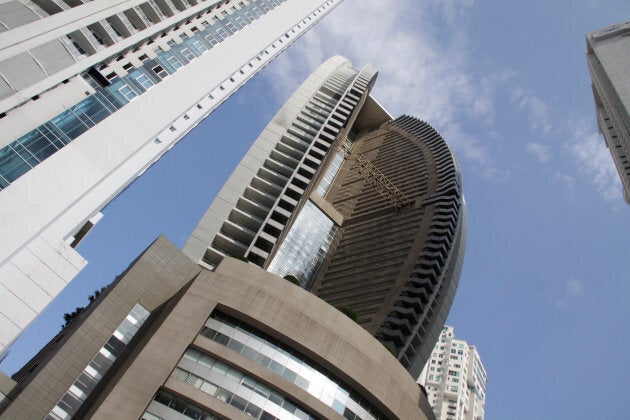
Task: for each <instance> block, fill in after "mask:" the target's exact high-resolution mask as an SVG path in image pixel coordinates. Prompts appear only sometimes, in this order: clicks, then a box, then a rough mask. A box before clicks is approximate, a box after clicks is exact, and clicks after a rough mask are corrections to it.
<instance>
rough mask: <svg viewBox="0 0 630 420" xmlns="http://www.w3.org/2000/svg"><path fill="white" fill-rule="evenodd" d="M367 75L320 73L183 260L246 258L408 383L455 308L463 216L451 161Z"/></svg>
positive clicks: (332, 63) (252, 156)
mask: <svg viewBox="0 0 630 420" xmlns="http://www.w3.org/2000/svg"><path fill="white" fill-rule="evenodd" d="M376 76H377V71H376V69H375V68H374V67H373V66H371V65H367V66H365V67H363V68H362V69H355V68H353V67H352V65H351V63H350V62H349V61H348V60H346V59H344V58H342V57H333V58H331V59H329V60H328V61H326V62H325V63H324V64H322V65H321V66H320V67H319V68H318V69H317V70H316V71H315V72H314V73H313V74H312V75H311V76H310V77H309V78H308V79H307V80H306V81H305V82H304V83H303V85H302V86H300V87H299V88H298V90H297V91H296V92H295V93H294V94H293V95H292V96H291V98H289V100H288V101H287V103H286V104H285V105H284V106H283V107H282V109H281V110H280V111H279V112H278V113H277V114H276V116H275V117H274V118H273V119H272V121H271V122H270V123H269V125H268V126H267V127H266V128H265V129H264V130H263V132H262V133H261V134H260V136H259V138H258V139H257V140H256V141H255V142H254V143H253V145H252V147H251V148H250V150H249V151H248V152H247V154H246V156H245V157H244V158H243V160H242V161H241V163H240V164H239V165H238V167H237V168H236V170H235V171H234V173H233V174H232V176H231V177H230V178H229V179H228V181H227V182H226V184H225V185H224V187H223V188H222V190H221V191H220V193H219V194H218V196H217V197H216V199H215V200H214V202H213V203H212V205H211V206H210V207H209V209H208V211H207V212H206V214H205V215H204V216H203V217H202V219H201V221H200V222H199V224H198V226H197V227H196V229H195V230H194V232H193V234H192V235H191V237H190V238H189V240H188V242H187V244H186V245H185V247H184V249H183V251H184V252H185V253H186V254H187V255H188V256H190V257H191V258H192V259H193V260H194V261H196V262H198V263H199V264H200V265H201V266H203V267H206V268H208V269H213V268H214V267H216V266H217V265H218V264H219V263H220V262H221V261H222V259H223V258H224V257H226V256H234V257H239V258H244V259H246V260H248V261H249V262H250V263H251V264H253V265H256V266H259V267H261V268H264V269H266V270H268V271H270V272H272V273H274V274H277V275H279V276H286V275H291V276H295V277H296V278H297V279H298V280H299V282H300V284H301V286H302V287H304V288H306V289H307V290H311V291H312V292H313V293H314V294H316V295H317V296H319V297H320V298H322V299H324V300H325V301H326V302H328V303H330V304H331V305H333V306H336V307H344V308H346V309H349V310H351V311H354V312H356V314H357V316H358V322H359V323H360V324H361V325H362V326H363V327H364V328H365V329H366V330H367V331H368V332H370V333H371V334H372V335H374V336H375V337H376V338H377V339H378V340H380V341H381V342H382V343H383V344H384V345H386V346H387V347H388V348H389V349H390V350H391V351H392V352H393V353H394V354H396V355H397V357H398V359H399V361H400V362H401V364H402V365H403V366H404V367H405V368H406V369H407V370H408V371H409V372H410V373H411V374H412V376H414V377H417V376H418V375H419V374H420V372H421V370H422V367H423V366H424V364H425V362H426V360H427V358H428V356H429V354H430V351H431V349H432V348H433V344H434V343H435V341H436V340H437V337H438V336H439V334H440V331H441V329H442V326H443V325H444V322H445V320H446V316H447V314H448V311H449V309H450V306H451V303H452V301H453V298H454V295H455V291H456V289H457V284H458V281H459V276H460V273H461V268H462V263H463V258H464V250H465V241H466V215H465V202H464V198H463V193H462V184H461V176H460V172H459V167H458V164H457V161H456V159H455V157H454V155H453V154H452V152H451V150H450V149H449V147H448V145H447V144H446V142H445V141H444V140H443V139H442V137H441V136H440V135H439V134H438V133H437V132H436V131H435V130H434V129H433V128H432V127H431V126H430V125H428V124H427V123H425V122H423V121H420V120H417V119H415V118H413V117H408V116H403V117H399V118H395V119H394V118H393V117H392V116H391V115H390V114H389V113H388V112H387V111H386V110H385V109H384V108H383V107H381V106H380V104H379V103H378V102H377V101H376V100H375V99H374V98H373V97H372V96H371V94H370V90H371V88H372V86H373V84H374V83H375V80H376Z"/></svg>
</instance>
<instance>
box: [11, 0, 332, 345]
mask: <svg viewBox="0 0 630 420" xmlns="http://www.w3.org/2000/svg"><path fill="white" fill-rule="evenodd" d="M341 1H342V0H326V1H324V0H221V1H220V0H205V1H204V0H144V1H143V0H116V1H112V0H94V1H82V0H72V1H71V0H32V1H30V0H29V1H27V0H9V1H3V2H1V3H0V209H1V210H0V213H1V215H2V217H0V352H2V350H3V349H4V348H5V347H6V346H8V345H9V344H10V343H11V342H12V341H13V340H14V339H15V338H16V337H17V335H18V334H19V333H20V332H21V331H22V330H23V329H24V328H25V327H26V326H27V325H28V324H29V323H30V322H31V321H32V320H33V319H34V318H35V317H36V316H37V314H38V313H39V312H41V310H43V308H44V307H45V306H46V305H47V304H48V303H49V302H50V301H51V300H52V299H53V298H54V297H55V296H56V295H57V294H58V293H59V292H60V291H61V290H62V289H63V288H64V287H65V285H66V284H67V283H68V282H69V281H70V280H72V278H73V277H74V276H75V275H76V274H77V272H78V271H80V270H81V268H82V267H83V266H84V265H85V264H86V261H85V260H84V259H83V258H82V257H81V255H79V254H78V253H77V252H76V251H75V249H74V248H75V247H76V245H77V244H78V243H79V241H80V240H81V238H83V237H84V236H85V234H87V232H88V231H89V230H90V228H91V227H92V226H93V225H94V224H95V223H96V222H97V221H98V220H99V218H100V217H101V213H100V211H101V209H102V208H103V207H104V206H105V205H106V204H107V203H108V202H109V201H111V200H112V199H113V198H114V197H115V196H116V195H117V194H118V193H120V191H122V190H123V189H124V188H125V187H126V186H127V185H128V184H129V183H130V182H132V181H133V180H134V179H135V178H136V177H137V176H139V175H140V174H142V172H143V171H144V170H146V168H147V167H148V166H149V165H151V164H152V163H153V162H155V161H156V160H157V159H159V157H160V156H161V155H162V154H163V153H165V152H166V151H167V150H168V149H169V148H171V147H172V146H173V145H174V144H175V143H176V142H177V141H178V140H179V139H181V138H182V137H183V136H184V135H185V134H186V133H187V132H188V131H189V130H191V129H192V128H193V127H194V126H195V125H197V124H198V123H199V122H200V121H201V120H202V119H203V118H204V117H206V116H207V115H208V114H209V113H210V112H212V110H214V109H215V108H216V107H217V106H218V105H219V104H220V103H221V102H222V101H224V100H225V99H226V98H227V97H228V96H229V95H230V94H231V93H232V92H234V91H235V90H236V89H237V88H238V87H239V86H241V85H242V84H243V83H245V82H246V81H247V80H248V79H249V78H251V77H252V76H253V75H254V74H255V73H256V72H258V71H259V70H260V69H261V68H262V67H263V66H265V65H266V64H267V63H269V61H270V60H272V59H273V58H274V57H276V56H277V55H278V54H279V53H280V52H281V51H282V50H284V49H285V48H286V47H287V46H288V45H289V44H291V43H292V42H293V41H294V40H295V39H296V38H297V37H299V36H300V35H301V34H302V33H304V31H306V30H308V29H309V28H310V27H311V26H312V25H313V24H315V23H316V22H317V21H318V20H320V19H321V18H322V17H323V16H325V15H326V14H327V13H328V12H329V11H330V10H332V9H333V8H334V7H335V6H336V5H337V4H339V3H340V2H341Z"/></svg>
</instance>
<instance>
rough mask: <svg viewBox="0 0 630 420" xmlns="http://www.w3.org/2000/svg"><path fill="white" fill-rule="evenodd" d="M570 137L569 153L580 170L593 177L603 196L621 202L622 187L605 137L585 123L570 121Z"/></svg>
mask: <svg viewBox="0 0 630 420" xmlns="http://www.w3.org/2000/svg"><path fill="white" fill-rule="evenodd" d="M567 125H568V127H569V128H568V130H567V131H568V132H569V135H570V138H569V139H568V140H567V141H566V142H565V143H564V147H565V149H566V150H567V152H568V155H569V156H570V157H571V158H572V159H574V160H575V163H576V167H577V168H578V171H579V172H580V173H581V174H582V175H583V176H585V177H588V178H590V179H592V182H593V184H594V185H595V187H596V188H597V190H598V191H599V192H600V193H601V194H602V196H603V197H604V198H605V199H606V200H607V201H611V202H620V201H621V200H623V198H622V187H621V181H620V180H619V175H618V174H617V169H616V168H615V164H614V163H613V160H612V156H610V152H609V151H608V148H607V147H606V144H605V143H604V138H603V137H602V136H600V135H599V134H598V133H597V132H595V131H591V130H589V129H588V128H586V127H584V126H583V124H579V123H576V122H574V121H568V122H567Z"/></svg>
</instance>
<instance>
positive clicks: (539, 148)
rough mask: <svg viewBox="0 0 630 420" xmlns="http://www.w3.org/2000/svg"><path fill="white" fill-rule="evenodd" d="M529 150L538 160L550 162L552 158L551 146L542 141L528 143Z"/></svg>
mask: <svg viewBox="0 0 630 420" xmlns="http://www.w3.org/2000/svg"><path fill="white" fill-rule="evenodd" d="M526 147H527V151H528V152H529V153H531V154H533V155H534V157H535V158H536V160H537V161H538V162H541V163H544V162H548V161H549V159H550V158H551V151H550V149H549V146H545V145H544V144H540V143H527V145H526Z"/></svg>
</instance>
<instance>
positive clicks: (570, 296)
mask: <svg viewBox="0 0 630 420" xmlns="http://www.w3.org/2000/svg"><path fill="white" fill-rule="evenodd" d="M585 288H586V285H585V283H584V281H582V280H580V279H577V278H570V279H569V280H567V281H566V282H565V284H564V289H563V291H562V294H561V296H560V298H559V299H558V300H557V301H556V305H557V306H558V308H560V309H564V310H567V309H573V308H575V307H576V306H577V305H578V304H579V302H580V300H581V298H582V295H583V294H584V290H585Z"/></svg>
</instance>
